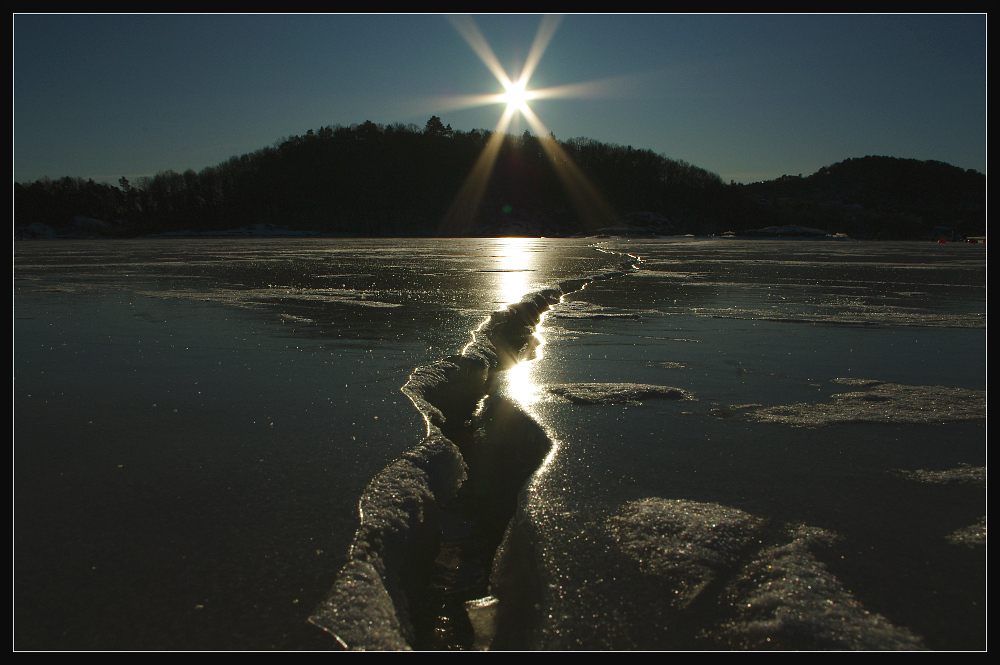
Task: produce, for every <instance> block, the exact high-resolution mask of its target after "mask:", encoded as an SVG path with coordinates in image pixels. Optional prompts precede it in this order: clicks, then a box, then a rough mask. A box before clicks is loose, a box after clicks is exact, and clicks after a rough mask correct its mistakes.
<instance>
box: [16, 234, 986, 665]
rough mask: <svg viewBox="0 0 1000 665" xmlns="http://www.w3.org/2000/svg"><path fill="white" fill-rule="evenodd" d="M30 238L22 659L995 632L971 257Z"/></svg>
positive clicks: (19, 520) (697, 243)
mask: <svg viewBox="0 0 1000 665" xmlns="http://www.w3.org/2000/svg"><path fill="white" fill-rule="evenodd" d="M21 247H24V246H21ZM21 247H19V248H17V252H16V256H15V315H16V316H15V407H16V409H15V466H16V468H15V471H16V474H15V499H16V500H15V524H16V539H15V609H16V620H15V626H16V637H15V643H16V645H18V646H19V647H21V646H23V647H24V648H71V649H79V648H98V649H107V648H131V649H137V648H138V649H142V648H204V649H220V648H221V649H241V648H338V647H339V648H344V647H346V648H358V649H407V648H455V647H467V648H469V647H471V648H493V649H503V648H542V649H622V650H626V649H720V648H748V647H753V648H772V649H774V648H785V649H792V648H794V649H908V648H921V647H923V648H931V649H969V648H984V647H985V611H984V609H983V608H985V605H986V591H985V589H986V585H985V528H986V525H985V518H982V517H981V516H982V515H985V512H986V501H985V490H984V485H985V450H986V446H985V392H984V391H985V387H986V379H985V361H984V358H985V348H986V347H985V327H984V326H985V254H984V251H983V250H982V247H978V248H977V247H973V246H970V247H964V246H957V245H956V246H954V247H950V246H945V247H938V246H936V245H935V246H933V247H929V246H928V247H925V246H923V245H917V244H905V243H872V244H864V243H849V244H848V243H825V242H819V243H814V242H805V243H804V242H794V241H788V242H782V241H770V240H768V241H756V242H743V241H734V240H727V241H706V240H697V239H692V240H680V241H671V240H660V241H645V240H636V241H628V242H627V241H621V242H617V241H616V242H615V243H613V244H608V245H606V246H605V247H604V248H603V249H604V250H605V251H604V252H596V251H594V248H590V247H588V246H587V243H586V241H559V240H552V241H547V240H515V239H493V240H490V239H476V240H468V241H464V240H461V241H448V242H445V241H425V240H412V241H410V240H402V241H380V240H370V241H369V240H336V241H334V240H323V241H320V240H308V241H307V240H282V241H277V240H276V241H267V242H264V241H253V240H245V241H230V240H216V241H209V240H189V241H170V240H159V241H147V243H145V244H144V243H134V242H109V243H92V242H71V243H65V244H63V243H58V244H52V243H50V244H47V245H46V246H44V247H42V246H38V247H32V246H28V247H26V248H23V249H22V248H21ZM36 250H37V251H36ZM615 252H618V253H615ZM639 256H641V257H642V261H639V260H638V258H637V257H639ZM632 265H638V266H639V269H638V271H635V270H634V269H633V268H631V267H630V266H632ZM526 293H527V294H531V295H530V297H528V298H527V299H525V300H521V298H522V296H523V295H524V294H526ZM550 306H551V307H553V309H551V310H549V311H547V312H546V311H545V310H546V308H548V307H550ZM496 312H500V313H501V314H500V315H494V313H496ZM543 312H544V315H543ZM529 360H530V362H525V361H529ZM870 377H876V378H877V379H878V380H877V381H875V380H872V379H871V378H870ZM404 384H405V388H404V392H403V393H401V392H400V390H399V389H400V387H401V386H403V385H404ZM413 407H416V408H413ZM761 414H765V415H766V417H767V418H769V420H768V421H766V422H762V421H760V420H759V419H758V416H760V415H761ZM887 414H888V417H887ZM421 418H422V419H423V422H421ZM887 421H888V422H887ZM803 424H812V425H818V424H822V425H823V426H822V427H818V426H806V427H803V426H801V425H803ZM491 548H495V551H494V549H491ZM494 554H495V556H494ZM491 580H492V581H491ZM331 587H332V591H331ZM66 588H73V589H75V590H76V593H75V594H74V595H73V597H72V598H67V597H66V595H65V589H66ZM136 590H140V591H136ZM324 594H326V595H325V597H324ZM151 597H155V602H151V601H150V598H151ZM310 615H311V616H312V621H313V623H314V624H316V625H319V626H321V627H322V628H323V629H324V630H325V631H327V633H332V634H333V635H335V636H336V638H334V637H332V636H331V635H329V634H324V632H323V631H319V630H317V629H316V628H315V627H312V626H308V625H307V624H306V619H307V617H309V616H310Z"/></svg>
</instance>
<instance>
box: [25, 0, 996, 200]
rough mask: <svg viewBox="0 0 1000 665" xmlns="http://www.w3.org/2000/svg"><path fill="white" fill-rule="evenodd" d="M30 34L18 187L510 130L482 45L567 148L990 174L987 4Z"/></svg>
mask: <svg viewBox="0 0 1000 665" xmlns="http://www.w3.org/2000/svg"><path fill="white" fill-rule="evenodd" d="M540 29H541V32H540ZM13 32H14V49H13V51H14V53H13V75H14V76H13V92H14V99H13V110H14V121H13V134H14V140H13V163H14V180H15V182H22V183H26V182H33V181H35V180H37V179H39V178H42V177H44V176H48V177H51V178H53V179H56V178H60V177H63V176H72V177H81V178H84V179H88V178H92V179H94V180H96V181H106V182H117V180H118V179H119V178H120V177H122V176H125V177H127V178H129V179H130V180H133V179H135V178H139V177H141V176H144V175H145V176H149V175H154V174H155V173H158V172H163V171H167V170H174V171H177V172H183V171H185V170H187V169H194V170H195V171H200V170H201V169H203V168H205V167H208V166H215V165H217V164H219V163H221V162H224V161H226V160H227V159H229V158H230V157H232V156H238V155H241V154H245V153H250V152H254V151H256V150H259V149H261V148H264V147H267V146H270V145H274V144H275V143H276V142H279V141H280V140H282V139H284V138H286V137H288V136H293V135H302V134H305V133H306V132H307V131H308V130H309V129H319V128H320V127H324V126H327V125H332V126H337V125H343V126H350V125H353V124H358V123H363V122H364V121H366V120H370V121H372V122H375V123H379V124H394V123H403V124H410V123H413V124H416V125H418V126H419V127H423V126H424V125H425V124H426V122H427V120H428V119H429V118H430V117H431V116H432V115H436V116H439V117H440V118H441V120H442V122H444V123H445V124H448V125H451V127H452V128H453V129H456V130H463V131H468V130H472V129H490V130H492V129H495V128H496V127H497V123H498V121H499V120H500V117H501V115H502V113H503V111H504V108H505V105H504V104H499V103H496V102H495V101H492V102H491V103H489V104H480V105H478V106H470V104H471V102H472V101H475V100H470V97H471V96H477V95H478V96H485V95H496V94H497V93H502V92H504V88H503V86H502V85H501V83H500V82H499V80H498V77H497V76H495V75H494V73H493V71H496V68H495V67H494V68H493V70H492V71H491V68H490V67H489V66H487V63H486V62H485V61H486V60H488V59H489V58H487V57H485V55H483V57H481V54H486V53H492V54H493V55H495V58H496V61H497V62H498V63H499V65H500V67H501V68H502V72H506V74H507V76H508V77H509V78H510V79H513V80H517V79H518V77H519V75H520V74H521V72H522V68H523V67H524V66H525V63H526V62H536V64H535V66H534V68H533V69H532V71H531V77H530V79H529V81H528V83H527V89H528V90H535V91H540V92H539V93H538V96H537V98H535V99H532V100H530V101H529V102H528V105H529V106H530V108H531V111H533V112H534V114H535V115H536V116H537V118H538V120H539V121H540V122H541V123H542V124H543V125H544V127H545V128H546V129H548V130H549V131H551V132H552V133H553V134H554V135H555V137H556V138H557V139H559V140H566V139H570V138H575V137H586V138H590V139H594V140H597V141H600V142H603V143H612V144H618V145H630V146H632V147H634V148H637V149H648V150H652V151H653V152H656V153H659V154H662V155H664V156H666V157H669V158H671V159H676V160H683V161H685V162H688V163H690V164H693V165H695V166H698V167H701V168H704V169H706V170H708V171H711V172H713V173H717V174H719V175H720V176H721V177H722V178H723V180H724V181H725V182H729V181H730V180H733V181H736V182H753V181H757V180H770V179H773V178H776V177H779V176H781V175H785V174H790V175H798V174H802V175H810V174H812V173H814V172H816V171H817V170H819V169H820V168H822V167H824V166H828V165H831V164H834V163H836V162H839V161H842V160H844V159H848V158H851V157H864V156H866V155H885V156H892V157H903V158H913V159H920V160H928V159H933V160H938V161H942V162H947V163H949V164H954V165H955V166H959V167H961V168H965V169H975V170H977V171H980V172H982V173H986V15H985V14H967V15H952V14H916V15H901V14H889V15H884V14H882V15H871V14H863V15H854V14H802V15H773V14H763V15H752V14H721V15H712V14H692V15H683V14H622V15H619V14H569V15H564V16H561V17H542V16H540V15H479V14H477V15H472V16H466V17H449V16H445V15H439V14H397V15H393V14H388V15H387V14H376V15H353V14H352V15H344V14H320V15H300V14H293V15H280V14H250V15H236V14H211V15H204V14H187V15H182V14H162V15H158V14H137V15H127V14H125V15H115V14H72V15H58V14H38V15H33V14H15V15H14V16H13ZM539 34H541V39H540V40H539V41H538V45H539V47H541V46H544V51H542V50H541V48H536V49H535V50H534V52H535V53H536V54H537V53H539V52H540V53H541V57H540V59H537V61H534V60H532V59H530V58H529V54H530V53H532V52H533V45H534V44H536V38H537V37H538V35H539ZM468 35H478V36H479V37H480V38H481V39H480V40H479V41H478V42H477V41H475V40H471V39H467V38H466V37H467V36H468ZM470 42H471V43H470ZM474 44H479V49H478V53H477V50H475V49H474V48H473V45H474ZM483 44H486V45H488V46H487V47H486V48H483ZM502 72H501V73H500V74H499V75H500V76H502ZM541 91H548V92H547V93H543V92H541ZM525 129H529V130H530V131H531V132H532V133H533V134H535V133H537V132H536V130H535V129H533V128H531V127H530V126H529V124H528V122H527V120H526V118H525V117H524V116H523V115H521V114H517V115H515V117H514V118H513V120H512V122H511V124H510V125H509V127H508V128H507V129H506V131H507V132H509V133H517V134H520V133H521V132H523V131H524V130H525Z"/></svg>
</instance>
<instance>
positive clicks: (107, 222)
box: [14, 117, 986, 237]
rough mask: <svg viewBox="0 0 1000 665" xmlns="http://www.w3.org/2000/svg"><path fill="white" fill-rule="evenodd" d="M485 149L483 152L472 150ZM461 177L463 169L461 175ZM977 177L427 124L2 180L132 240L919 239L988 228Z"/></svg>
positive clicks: (23, 225) (34, 209)
mask: <svg viewBox="0 0 1000 665" xmlns="http://www.w3.org/2000/svg"><path fill="white" fill-rule="evenodd" d="M484 155H489V156H490V157H489V158H486V157H484ZM470 174H474V175H473V176H471V177H470ZM985 198H986V179H985V176H983V175H982V174H979V173H976V172H973V171H968V172H967V171H963V170H962V169H957V168H955V167H952V166H949V165H947V164H943V163H941V162H920V161H917V160H903V159H895V158H888V157H865V158H862V159H851V160H846V161H844V162H840V163H838V164H834V165H832V166H828V167H824V168H823V169H821V170H820V171H818V172H817V173H815V174H813V175H811V176H809V177H807V178H802V177H788V176H785V177H782V178H779V179H777V180H774V181H770V182H766V183H755V184H753V185H736V184H730V185H726V184H724V183H723V182H722V180H721V179H720V178H719V176H718V175H716V174H714V173H710V172H708V171H706V170H704V169H701V168H698V167H696V166H693V165H691V164H688V163H686V162H683V161H680V160H676V159H671V158H668V157H665V156H663V155H659V154H657V153H654V152H652V151H650V150H638V149H635V148H632V147H631V146H620V145H613V144H607V143H601V142H599V141H595V140H592V139H586V138H576V139H570V140H567V141H557V140H556V139H555V137H553V136H551V135H550V136H548V137H535V136H532V135H530V134H529V133H528V132H525V133H524V134H522V135H520V136H514V135H495V136H494V135H493V133H492V132H489V131H486V130H472V131H469V132H463V131H458V130H452V129H451V127H450V126H446V125H444V124H443V123H442V122H441V120H440V119H439V118H437V117H432V118H431V119H430V120H429V121H428V122H427V124H426V126H424V127H422V128H421V127H419V126H417V125H401V124H395V125H377V124H375V123H372V122H364V123H361V124H358V125H352V126H350V127H342V126H335V127H331V126H327V127H321V128H320V129H318V130H309V131H308V132H306V133H305V134H304V135H302V136H291V137H288V138H287V139H284V140H281V141H278V142H276V143H275V144H274V145H272V146H269V147H266V148H262V149H260V150H257V151H256V152H253V153H249V154H245V155H241V156H239V157H235V156H234V157H232V158H230V159H229V160H227V161H225V162H223V163H221V164H218V165H217V166H212V167H208V168H205V169H203V170H202V171H200V172H195V171H194V170H190V169H189V170H187V171H185V172H184V173H177V172H175V171H165V172H162V173H158V174H156V175H155V176H152V177H144V178H139V179H137V181H136V182H129V181H128V180H127V179H126V178H124V177H123V178H122V179H121V180H120V181H119V182H118V185H117V186H113V185H109V184H103V183H95V182H93V181H92V180H87V181H84V180H82V179H80V178H72V177H64V178H60V179H59V180H54V181H53V180H49V179H43V180H39V181H36V182H34V183H15V184H14V203H15V206H14V226H15V232H18V229H20V230H21V232H22V233H23V232H24V230H25V229H27V228H31V227H32V225H35V226H34V228H38V226H39V225H46V226H47V227H51V228H54V229H57V230H66V229H70V228H72V227H73V225H74V224H76V225H77V226H79V224H80V222H81V220H88V223H89V228H90V229H92V232H99V233H102V234H105V235H119V236H135V235H143V234H148V233H163V232H170V231H195V232H198V231H223V230H226V229H233V228H238V227H245V226H250V225H256V224H272V225H277V226H281V227H287V228H294V229H299V230H304V231H314V232H317V233H328V234H349V235H359V236H407V235H510V234H518V235H572V234H576V233H593V232H595V231H597V230H598V229H599V228H601V227H612V226H613V227H623V226H632V227H641V229H642V230H645V231H648V232H653V233H663V234H671V233H721V232H724V231H735V232H740V231H745V230H749V229H754V228H759V227H762V226H769V225H775V224H778V225H781V224H798V225H809V226H820V227H822V228H825V229H827V230H830V231H832V232H846V233H848V234H852V235H858V236H861V237H918V236H922V235H927V234H928V233H930V232H932V230H933V228H934V227H935V226H940V225H951V226H952V227H956V226H957V227H960V230H961V231H962V232H964V233H967V234H970V235H971V234H973V233H975V234H981V233H985Z"/></svg>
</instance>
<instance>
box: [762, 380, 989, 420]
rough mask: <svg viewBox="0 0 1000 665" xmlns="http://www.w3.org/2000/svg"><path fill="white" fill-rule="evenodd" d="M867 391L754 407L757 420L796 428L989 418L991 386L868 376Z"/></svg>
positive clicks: (864, 383)
mask: <svg viewBox="0 0 1000 665" xmlns="http://www.w3.org/2000/svg"><path fill="white" fill-rule="evenodd" d="M863 385H865V386H866V387H868V390H863V391H854V392H846V393H837V394H834V395H831V396H830V401H829V402H823V403H817V404H812V403H803V404H790V405H785V406H771V407H766V408H762V409H758V410H756V411H751V412H749V413H748V414H747V417H748V418H750V419H751V420H754V421H757V422H765V423H777V424H783V425H791V426H793V427H823V426H826V425H834V424H838V423H893V424H902V423H911V424H928V423H947V422H960V421H966V420H978V419H985V418H986V391H985V390H971V389H968V388H953V387H949V386H907V385H901V384H898V383H879V382H876V381H866V382H863Z"/></svg>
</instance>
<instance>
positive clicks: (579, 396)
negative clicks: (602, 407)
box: [546, 383, 694, 404]
mask: <svg viewBox="0 0 1000 665" xmlns="http://www.w3.org/2000/svg"><path fill="white" fill-rule="evenodd" d="M546 390H547V391H548V392H549V393H550V394H552V395H555V396H556V397H557V398H559V399H563V400H565V401H567V402H572V403H574V404H641V403H642V401H643V400H649V399H672V400H693V399H694V395H692V394H691V393H690V392H688V391H686V390H682V389H680V388H672V387H670V386H656V385H650V384H648V383H566V384H563V385H558V386H548V387H547V388H546Z"/></svg>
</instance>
